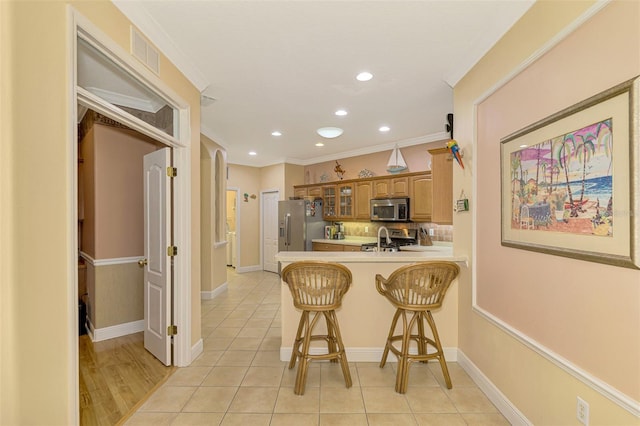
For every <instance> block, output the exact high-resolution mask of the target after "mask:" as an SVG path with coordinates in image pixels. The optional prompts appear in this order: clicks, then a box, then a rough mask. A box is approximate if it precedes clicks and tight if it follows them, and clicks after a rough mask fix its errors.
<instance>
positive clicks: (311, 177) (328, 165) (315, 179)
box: [295, 140, 447, 185]
mask: <svg viewBox="0 0 640 426" xmlns="http://www.w3.org/2000/svg"><path fill="white" fill-rule="evenodd" d="M446 142H447V140H443V141H438V142H430V143H425V144H420V145H413V146H408V147H404V148H400V152H401V153H402V157H403V158H404V160H405V162H406V163H407V167H408V170H407V171H406V172H407V173H409V172H421V171H424V170H431V155H430V154H429V153H428V152H427V150H428V149H434V148H442V147H444V146H445V143H446ZM391 152H392V150H388V151H382V152H376V153H373V154H365V155H358V156H356V157H349V158H344V159H339V160H338V162H339V163H340V165H341V166H342V168H343V169H344V170H345V174H344V179H358V173H360V171H361V170H362V169H367V170H370V171H372V172H373V173H374V176H385V175H389V174H390V173H389V172H387V162H388V161H389V157H390V156H391ZM335 166H336V162H335V161H325V162H322V163H316V164H312V165H309V166H305V168H304V173H305V181H304V182H299V183H295V185H302V184H307V183H319V182H320V176H322V175H323V174H326V175H327V176H329V180H328V182H332V181H336V180H339V179H338V177H337V175H336V173H335V172H334V171H333V168H334V167H335Z"/></svg>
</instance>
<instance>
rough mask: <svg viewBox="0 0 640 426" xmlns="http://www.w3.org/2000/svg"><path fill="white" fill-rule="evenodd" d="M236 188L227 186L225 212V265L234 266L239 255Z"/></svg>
mask: <svg viewBox="0 0 640 426" xmlns="http://www.w3.org/2000/svg"><path fill="white" fill-rule="evenodd" d="M238 213H239V208H238V188H227V212H226V230H227V266H229V267H232V268H236V267H237V265H238V257H239V254H238V253H239V247H238V246H239V241H240V239H239V238H238V234H239V231H240V229H239V226H240V221H239V217H238Z"/></svg>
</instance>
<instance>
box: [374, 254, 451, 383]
mask: <svg viewBox="0 0 640 426" xmlns="http://www.w3.org/2000/svg"><path fill="white" fill-rule="evenodd" d="M459 272H460V268H459V267H458V265H456V264H455V263H453V262H439V261H431V262H420V263H414V264H411V265H407V266H403V267H401V268H398V269H396V270H395V271H393V272H392V273H391V275H390V276H389V278H388V279H385V278H384V277H382V276H381V275H380V274H378V275H376V288H377V289H378V292H379V293H380V294H382V295H383V296H385V297H386V298H387V299H389V301H390V302H391V304H393V306H395V307H396V313H395V315H394V316H393V321H392V322H391V329H390V330H389V337H388V338H387V343H386V345H385V348H384V352H383V354H382V360H381V361H380V368H382V367H384V365H385V363H386V362H387V355H389V351H391V352H393V353H394V354H395V355H396V356H397V357H398V367H397V369H398V372H397V375H396V388H395V389H396V392H398V393H405V392H406V391H407V384H408V381H409V365H410V363H411V362H414V361H420V362H427V361H429V360H430V359H437V360H438V361H439V362H440V367H441V368H442V374H443V375H444V380H445V382H446V384H447V388H449V389H451V388H452V384H451V378H450V377H449V370H448V368H447V362H446V360H445V358H444V353H443V351H442V345H441V344H440V338H439V337H438V330H437V328H436V323H435V322H434V320H433V316H432V315H431V310H432V309H436V308H439V307H440V306H442V301H443V300H444V296H445V293H446V292H447V289H448V288H449V285H450V284H451V282H452V281H453V280H454V279H455V278H456V277H457V276H458V273H459ZM408 316H410V318H408ZM400 318H402V334H397V335H396V334H394V333H395V329H396V325H397V323H398V320H399V319H400ZM425 321H426V322H427V324H428V325H429V327H430V328H431V333H432V334H433V339H431V338H429V337H426V336H425V334H424V329H425V327H424V322H425ZM416 329H417V330H416ZM415 331H417V334H416V333H415ZM397 341H400V342H401V345H400V348H397V347H395V346H394V342H397ZM412 341H414V342H416V346H417V353H415V351H416V348H415V347H414V348H411V351H410V346H411V342H412ZM433 349H435V351H434V350H433ZM429 350H431V352H429Z"/></svg>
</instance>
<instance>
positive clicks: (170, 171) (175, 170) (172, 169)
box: [167, 166, 178, 178]
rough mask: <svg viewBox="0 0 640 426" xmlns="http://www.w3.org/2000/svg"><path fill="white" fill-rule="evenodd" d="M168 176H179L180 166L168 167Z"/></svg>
mask: <svg viewBox="0 0 640 426" xmlns="http://www.w3.org/2000/svg"><path fill="white" fill-rule="evenodd" d="M167 176H169V177H172V178H173V177H176V176H178V168H177V167H171V166H169V167H167Z"/></svg>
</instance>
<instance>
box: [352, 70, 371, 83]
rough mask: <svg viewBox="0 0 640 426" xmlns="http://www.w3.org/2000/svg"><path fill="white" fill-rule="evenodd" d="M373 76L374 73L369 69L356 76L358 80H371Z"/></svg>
mask: <svg viewBox="0 0 640 426" xmlns="http://www.w3.org/2000/svg"><path fill="white" fill-rule="evenodd" d="M372 78H373V74H371V73H370V72H368V71H363V72H361V73H360V74H358V75H357V76H356V80H358V81H369V80H371V79H372Z"/></svg>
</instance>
